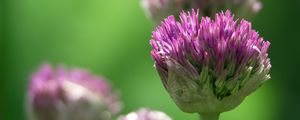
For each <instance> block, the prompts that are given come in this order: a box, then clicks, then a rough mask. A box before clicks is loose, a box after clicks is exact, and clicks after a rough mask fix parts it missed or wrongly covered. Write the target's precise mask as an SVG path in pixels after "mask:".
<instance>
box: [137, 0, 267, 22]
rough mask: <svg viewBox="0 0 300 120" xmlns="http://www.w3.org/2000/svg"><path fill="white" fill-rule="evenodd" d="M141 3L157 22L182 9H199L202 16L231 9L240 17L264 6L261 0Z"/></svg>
mask: <svg viewBox="0 0 300 120" xmlns="http://www.w3.org/2000/svg"><path fill="white" fill-rule="evenodd" d="M141 3H142V7H143V8H144V10H145V12H146V14H147V16H148V17H149V18H150V19H151V20H152V21H153V22H154V23H156V24H159V23H160V21H162V20H163V19H164V18H166V17H167V16H169V15H177V14H178V13H179V12H180V11H182V10H190V9H199V14H200V16H210V17H212V16H214V15H215V13H216V12H218V11H221V10H226V9H229V10H231V11H233V13H234V14H235V15H237V16H238V17H241V18H251V17H252V16H253V15H254V14H256V13H257V12H259V11H260V9H261V8H262V3H261V2H260V0H142V2H141ZM176 17H177V16H176Z"/></svg>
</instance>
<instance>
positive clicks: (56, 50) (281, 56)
mask: <svg viewBox="0 0 300 120" xmlns="http://www.w3.org/2000/svg"><path fill="white" fill-rule="evenodd" d="M139 2H140V1H139V0H124V1H120V0H88V1H87V0H2V1H1V8H0V10H1V11H0V13H1V16H0V17H1V18H0V21H1V24H0V26H1V31H0V32H1V33H0V35H1V38H0V39H1V41H0V47H1V48H0V50H1V51H0V55H1V58H0V59H1V61H0V62H1V71H0V72H1V84H0V91H1V92H0V93H1V95H2V96H1V100H0V101H1V102H0V105H1V106H0V110H1V111H0V119H1V120H25V114H24V113H25V111H24V104H23V103H24V97H25V94H26V92H25V91H26V87H27V84H28V81H29V80H30V75H31V73H32V72H33V71H35V70H36V69H37V68H38V66H39V65H40V64H42V63H44V62H50V63H53V64H55V65H59V64H66V65H67V66H68V67H70V68H72V67H80V68H86V69H90V70H91V71H92V72H93V73H95V74H99V75H103V76H105V77H106V78H108V79H109V80H110V82H111V83H112V84H113V85H114V88H116V89H118V90H119V91H120V93H121V95H122V99H123V101H124V109H123V110H122V114H125V113H128V112H130V111H133V110H136V109H138V108H139V107H142V106H145V107H150V108H153V109H157V110H162V111H165V112H166V113H167V114H168V115H170V116H171V117H172V118H174V119H175V120H193V119H194V120H196V119H197V117H198V116H197V115H196V114H187V113H183V112H181V111H180V110H179V109H178V108H177V107H176V105H175V104H174V103H173V102H172V100H171V98H170V97H169V96H168V94H167V92H166V91H165V90H164V88H163V86H162V84H161V83H160V80H159V77H158V75H157V73H156V71H155V70H154V68H153V61H152V60H151V58H150V50H151V48H150V45H149V39H150V37H151V31H152V30H153V29H154V28H153V27H152V25H151V23H150V21H149V20H148V19H147V18H146V16H145V15H144V13H143V11H142V9H141V8H140V3H139ZM299 6H300V4H299V2H298V1H297V0H263V9H262V11H261V12H260V13H259V14H258V15H257V17H256V18H255V19H254V20H252V23H253V26H254V28H255V29H256V30H258V31H259V33H260V34H261V36H264V38H265V39H266V40H270V41H271V49H270V57H271V63H272V65H273V68H272V69H271V77H272V79H271V80H270V81H268V82H267V83H266V84H264V85H263V86H262V87H261V88H260V89H258V91H256V92H255V93H254V94H252V95H250V96H249V97H247V98H246V100H245V101H244V102H243V103H242V104H241V105H240V106H239V107H238V108H236V109H234V110H233V111H230V112H226V113H224V114H222V115H221V120H238V119H241V120H275V119H279V120H281V119H295V117H297V113H299V110H298V108H300V103H299V96H298V95H297V94H298V92H297V91H298V90H299V89H300V88H299V87H298V85H299V82H300V81H299V80H298V77H297V74H298V71H299V58H300V57H299V49H298V45H299V44H300V41H299V27H300V22H299V21H300V19H299V11H300V7H299Z"/></svg>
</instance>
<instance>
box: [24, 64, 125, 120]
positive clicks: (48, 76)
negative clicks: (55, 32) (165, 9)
mask: <svg viewBox="0 0 300 120" xmlns="http://www.w3.org/2000/svg"><path fill="white" fill-rule="evenodd" d="M27 104H28V105H27V108H28V111H30V112H28V116H29V119H33V120H99V119H101V120H110V119H111V117H112V115H115V114H116V113H117V112H119V110H120V109H121V104H120V102H119V99H118V95H117V94H116V93H115V92H113V91H112V89H111V86H110V84H109V83H108V82H107V81H105V80H104V79H103V78H100V77H99V76H94V75H92V74H90V73H89V72H88V71H86V70H82V69H74V70H71V71H67V70H66V69H65V68H64V67H60V68H58V69H56V70H55V69H53V68H52V67H51V66H50V65H49V64H45V65H43V66H42V67H41V68H40V70H38V71H37V72H36V73H34V74H33V76H32V78H31V83H30V86H29V90H28V95H27Z"/></svg>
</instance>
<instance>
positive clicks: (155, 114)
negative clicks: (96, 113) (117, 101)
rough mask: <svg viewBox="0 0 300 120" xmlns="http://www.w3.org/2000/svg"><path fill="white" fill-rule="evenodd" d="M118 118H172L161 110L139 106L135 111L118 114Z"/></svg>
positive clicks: (126, 119)
mask: <svg viewBox="0 0 300 120" xmlns="http://www.w3.org/2000/svg"><path fill="white" fill-rule="evenodd" d="M118 120H172V119H171V118H170V117H169V116H168V115H166V114H165V113H163V112H161V111H155V110H149V109H146V108H141V109H139V110H138V111H136V112H131V113H129V114H127V115H125V116H120V117H119V118H118Z"/></svg>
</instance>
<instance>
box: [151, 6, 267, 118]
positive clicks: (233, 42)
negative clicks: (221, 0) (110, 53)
mask: <svg viewBox="0 0 300 120" xmlns="http://www.w3.org/2000/svg"><path fill="white" fill-rule="evenodd" d="M180 20H181V21H180V22H177V21H176V19H175V17H174V16H169V17H167V18H166V19H165V21H164V22H162V25H161V26H158V27H157V29H156V30H155V31H154V32H153V33H152V39H151V40H150V43H151V45H152V47H153V49H152V51H151V55H152V58H153V59H154V61H155V68H156V69H157V71H158V73H159V75H160V78H161V80H162V83H163V85H164V87H165V88H166V90H167V91H168V93H169V94H170V96H171V98H172V99H173V100H174V102H175V103H176V104H177V106H178V107H179V108H180V109H181V110H183V111H185V112H191V113H192V112H198V113H210V112H212V113H213V112H215V113H220V112H223V111H228V110H231V109H233V108H235V107H236V106H238V105H239V104H240V103H241V102H242V101H243V99H244V98H245V97H246V96H248V95H249V94H250V93H252V92H253V91H255V90H256V89H257V88H258V87H259V86H261V85H262V83H263V82H264V81H266V80H268V79H269V78H270V76H269V70H270V68H271V64H270V59H269V58H268V53H267V51H268V48H269V45H270V43H269V42H268V41H264V40H263V38H261V37H260V36H259V34H258V33H257V32H256V31H255V30H253V29H252V27H251V23H250V22H248V21H246V20H240V21H235V20H234V16H233V15H232V14H231V12H230V11H227V12H225V13H224V12H220V13H218V14H216V16H215V19H211V18H210V17H202V19H201V21H200V22H199V21H198V12H195V11H194V10H192V11H191V12H187V13H186V12H182V13H181V14H180Z"/></svg>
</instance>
